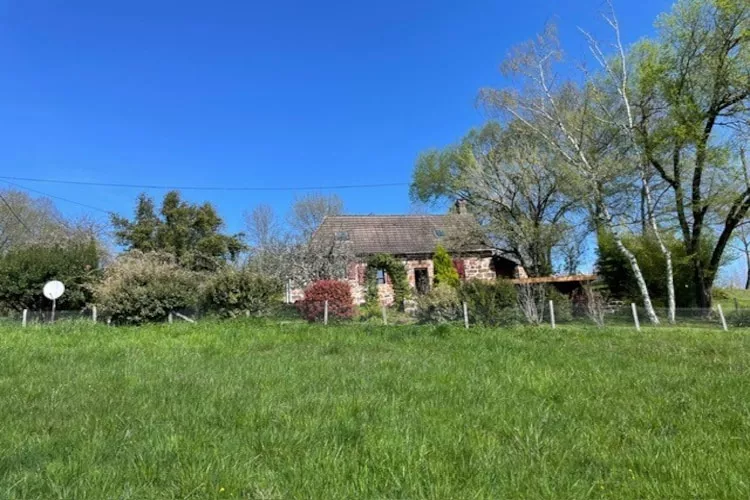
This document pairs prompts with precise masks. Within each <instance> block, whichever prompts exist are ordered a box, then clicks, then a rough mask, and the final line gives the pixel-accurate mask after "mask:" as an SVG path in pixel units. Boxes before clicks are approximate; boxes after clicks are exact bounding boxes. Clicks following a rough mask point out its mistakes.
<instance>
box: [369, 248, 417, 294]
mask: <svg viewBox="0 0 750 500" xmlns="http://www.w3.org/2000/svg"><path fill="white" fill-rule="evenodd" d="M378 269H383V270H384V271H385V272H386V273H388V276H390V278H391V285H392V286H393V295H394V297H393V300H394V302H395V303H396V304H398V306H399V307H401V306H403V304H404V299H406V298H407V297H408V296H409V280H408V278H407V277H406V266H404V264H403V262H400V261H399V260H397V259H396V258H395V257H394V256H393V255H388V254H384V253H379V254H376V255H373V256H372V257H370V258H369V259H368V260H367V273H366V275H365V278H366V282H367V302H369V303H375V302H377V301H378Z"/></svg>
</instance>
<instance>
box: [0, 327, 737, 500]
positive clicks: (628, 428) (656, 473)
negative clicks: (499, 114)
mask: <svg viewBox="0 0 750 500" xmlns="http://www.w3.org/2000/svg"><path fill="white" fill-rule="evenodd" d="M749 368H750V332H748V331H742V330H735V331H731V332H729V333H724V332H722V331H720V330H717V329H712V330H698V329H687V330H679V329H674V330H670V329H664V328H662V329H658V330H648V329H646V330H645V331H644V332H643V333H641V334H637V333H635V332H634V331H633V330H632V328H627V329H625V328H623V329H606V330H597V329H595V328H591V329H580V328H576V329H572V328H569V329H557V330H554V331H553V330H549V329H532V328H519V329H513V330H479V329H473V330H470V331H468V332H466V331H465V330H462V329H447V328H435V327H363V326H359V327H351V326H350V327H344V326H340V327H330V328H328V329H325V328H323V327H319V326H317V327H316V326H306V325H285V326H272V325H267V326H260V325H253V324H251V323H242V322H238V323H232V322H227V323H215V324H199V325H195V326H194V325H187V324H179V325H178V324H175V325H172V326H167V325H164V326H154V327H147V328H122V329H118V328H106V327H93V326H86V325H83V324H68V325H58V326H55V327H39V326H37V327H31V328H27V329H25V330H22V329H20V328H17V327H11V326H0V424H1V426H2V427H1V428H0V498H43V499H53V498H76V499H86V498H90V499H102V498H133V499H147V498H688V497H690V498H719V497H721V498H730V497H731V498H748V497H749V496H750V479H749V476H748V471H750V383H748V375H749V374H750V372H749Z"/></svg>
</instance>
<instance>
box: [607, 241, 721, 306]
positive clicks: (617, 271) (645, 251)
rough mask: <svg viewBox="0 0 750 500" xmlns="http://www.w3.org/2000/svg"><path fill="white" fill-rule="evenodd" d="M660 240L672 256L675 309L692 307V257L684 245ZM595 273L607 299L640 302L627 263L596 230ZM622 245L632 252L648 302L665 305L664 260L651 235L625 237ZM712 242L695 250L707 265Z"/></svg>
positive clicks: (610, 242)
mask: <svg viewBox="0 0 750 500" xmlns="http://www.w3.org/2000/svg"><path fill="white" fill-rule="evenodd" d="M662 239H663V241H664V243H665V245H666V246H667V248H668V249H669V251H670V253H671V254H672V266H673V275H674V276H673V277H674V293H675V301H676V303H677V307H695V297H696V291H695V279H694V276H693V273H694V271H693V262H692V258H691V257H690V256H689V255H687V254H686V252H685V245H684V244H683V243H682V242H681V241H680V239H679V238H677V237H675V236H674V235H671V234H662ZM597 241H598V247H599V248H598V252H597V254H598V256H597V263H596V267H597V274H598V275H599V277H601V279H602V280H603V281H604V283H605V284H606V285H607V289H608V290H609V292H610V294H611V296H612V297H613V298H616V299H622V300H625V301H626V302H631V301H632V302H636V303H639V304H640V303H641V302H642V297H641V294H640V291H639V290H638V285H637V283H636V281H635V277H634V275H633V270H632V268H631V267H630V263H629V262H628V260H627V259H626V258H625V257H624V256H623V255H622V253H620V250H619V249H618V248H617V246H616V245H615V242H614V238H613V237H612V235H611V234H609V233H607V232H605V231H600V233H599V234H598V235H597ZM623 243H624V244H625V246H626V247H627V248H628V249H629V250H630V251H631V252H633V254H634V255H635V257H636V259H638V265H639V266H640V268H641V272H642V273H643V278H644V279H645V280H646V285H647V286H648V290H649V292H650V295H651V300H652V301H653V302H654V304H655V305H656V306H657V307H658V306H665V305H666V303H667V286H666V268H667V265H666V259H665V258H664V255H663V254H662V253H661V249H660V247H659V243H658V241H657V240H656V238H654V237H653V236H642V235H634V234H631V235H625V236H624V237H623ZM712 243H713V242H712V241H709V240H707V239H706V240H704V241H702V242H701V245H700V248H699V256H700V259H701V260H702V261H703V262H704V263H708V261H709V260H710V258H711V249H712V248H713V245H712Z"/></svg>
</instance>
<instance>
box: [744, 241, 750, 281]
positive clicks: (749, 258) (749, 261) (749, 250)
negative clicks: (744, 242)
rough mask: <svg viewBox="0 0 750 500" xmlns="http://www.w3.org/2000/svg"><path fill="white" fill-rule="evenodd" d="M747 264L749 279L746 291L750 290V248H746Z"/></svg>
mask: <svg viewBox="0 0 750 500" xmlns="http://www.w3.org/2000/svg"><path fill="white" fill-rule="evenodd" d="M745 262H746V263H747V279H746V280H745V290H750V248H747V247H745Z"/></svg>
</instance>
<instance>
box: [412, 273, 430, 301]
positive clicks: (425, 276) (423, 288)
mask: <svg viewBox="0 0 750 500" xmlns="http://www.w3.org/2000/svg"><path fill="white" fill-rule="evenodd" d="M414 285H415V286H416V288H417V294H419V295H424V294H425V293H428V292H429V291H430V273H429V272H428V270H427V268H426V267H421V268H418V269H414Z"/></svg>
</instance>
